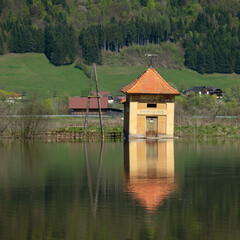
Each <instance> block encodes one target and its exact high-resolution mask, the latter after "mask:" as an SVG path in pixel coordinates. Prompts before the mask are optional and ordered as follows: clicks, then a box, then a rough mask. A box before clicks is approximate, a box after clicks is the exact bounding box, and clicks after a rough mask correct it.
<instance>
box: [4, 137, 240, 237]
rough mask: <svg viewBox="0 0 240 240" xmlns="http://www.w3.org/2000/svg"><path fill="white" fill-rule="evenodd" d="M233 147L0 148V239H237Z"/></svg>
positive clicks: (239, 204) (236, 151)
mask: <svg viewBox="0 0 240 240" xmlns="http://www.w3.org/2000/svg"><path fill="white" fill-rule="evenodd" d="M239 146H240V145H239V142H236V141H215V142H213V141H208V142H204V141H202V142H199V141H196V140H190V141H185V140H181V141H180V140H177V141H174V142H173V141H166V142H164V141H162V142H155V141H148V142H141V141H140V142H130V143H122V142H117V143H116V142H106V143H104V144H101V143H87V144H84V143H40V142H37V143H21V142H2V143H0V153H1V155H0V156H1V157H0V239H3V240H79V239H83V240H88V239H94V240H96V239H101V240H107V239H110V240H112V239H113V240H114V239H119V240H122V239H126V240H130V239H131V240H132V239H133V240H134V239H143V240H147V239H164V240H176V239H181V240H183V239H184V240H185V239H189V240H192V239H203V240H206V239H211V240H214V239H216V240H221V239H224V240H226V239H231V240H232V239H239V238H240V157H239V156H240V147H239Z"/></svg>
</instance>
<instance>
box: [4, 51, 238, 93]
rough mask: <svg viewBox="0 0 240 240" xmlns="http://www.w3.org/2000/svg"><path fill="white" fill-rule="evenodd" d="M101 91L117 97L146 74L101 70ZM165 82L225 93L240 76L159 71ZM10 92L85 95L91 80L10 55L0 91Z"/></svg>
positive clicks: (35, 58) (33, 57) (40, 59)
mask: <svg viewBox="0 0 240 240" xmlns="http://www.w3.org/2000/svg"><path fill="white" fill-rule="evenodd" d="M97 70H98V78H99V88H100V90H101V91H111V92H112V93H113V94H114V95H117V94H119V93H120V89H121V88H122V87H123V86H125V85H127V84H129V83H131V82H132V81H134V80H135V79H136V78H137V77H138V76H140V75H141V74H142V73H143V72H144V71H145V70H146V67H144V66H134V67H130V66H98V67H97ZM156 70H157V71H158V72H159V73H160V75H162V76H163V78H164V79H165V80H166V81H167V82H169V83H173V84H174V86H176V87H177V88H181V87H183V86H184V88H188V87H191V86H201V85H205V86H218V87H220V88H222V89H223V90H224V89H226V88H228V87H231V86H232V85H237V84H240V75H236V74H211V75H201V74H198V73H196V72H193V71H190V70H176V69H166V68H156ZM3 86H4V87H5V90H7V91H15V90H16V89H20V90H21V91H23V90H25V91H26V92H27V95H30V94H32V93H37V94H38V95H39V96H41V97H52V96H53V95H54V92H56V93H57V95H63V94H69V95H70V96H78V95H83V94H84V93H86V92H87V90H88V87H89V79H88V78H87V77H86V75H85V74H84V73H83V72H82V71H80V70H79V69H77V68H74V65H69V66H61V67H55V66H53V65H52V64H50V63H49V62H48V60H47V59H46V58H45V56H44V55H43V54H35V53H31V54H9V55H3V56H0V87H3Z"/></svg>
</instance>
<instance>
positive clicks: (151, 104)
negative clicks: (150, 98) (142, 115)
mask: <svg viewBox="0 0 240 240" xmlns="http://www.w3.org/2000/svg"><path fill="white" fill-rule="evenodd" d="M147 107H148V108H156V107H157V104H155V103H148V104H147Z"/></svg>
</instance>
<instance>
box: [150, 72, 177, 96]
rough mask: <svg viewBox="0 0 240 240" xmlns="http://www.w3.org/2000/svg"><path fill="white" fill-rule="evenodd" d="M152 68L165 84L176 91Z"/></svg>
mask: <svg viewBox="0 0 240 240" xmlns="http://www.w3.org/2000/svg"><path fill="white" fill-rule="evenodd" d="M152 70H153V71H154V72H155V73H156V74H157V75H158V76H159V77H160V78H161V80H162V81H163V83H165V85H167V86H168V87H170V88H171V89H172V90H173V91H174V92H175V91H176V89H174V88H173V87H172V86H171V85H170V84H169V83H167V81H166V80H164V78H163V77H162V76H161V75H160V74H159V73H158V72H157V71H156V70H155V69H154V68H152Z"/></svg>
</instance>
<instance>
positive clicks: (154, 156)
mask: <svg viewBox="0 0 240 240" xmlns="http://www.w3.org/2000/svg"><path fill="white" fill-rule="evenodd" d="M124 172H125V180H126V181H125V190H126V192H128V193H129V195H130V196H131V197H132V198H134V199H135V200H137V201H138V202H139V203H140V205H142V206H144V207H145V208H146V209H147V210H148V211H152V210H155V209H156V208H157V206H159V205H161V204H162V203H163V201H164V200H165V199H167V198H168V197H169V196H170V195H171V194H172V193H173V192H174V191H175V189H176V183H175V178H174V142H173V141H171V140H170V141H155V140H150V141H130V142H127V143H125V147H124Z"/></svg>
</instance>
